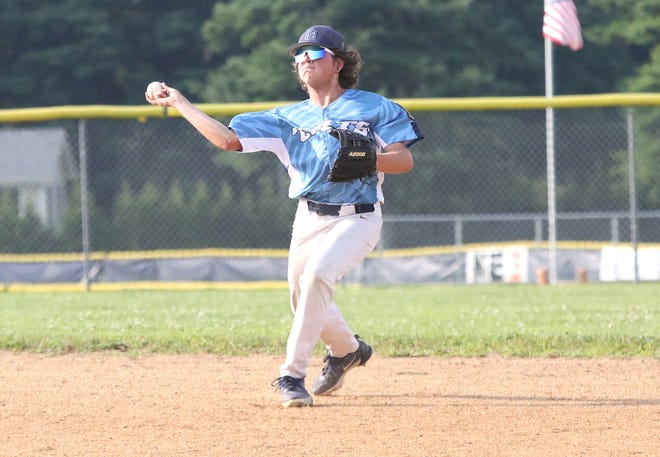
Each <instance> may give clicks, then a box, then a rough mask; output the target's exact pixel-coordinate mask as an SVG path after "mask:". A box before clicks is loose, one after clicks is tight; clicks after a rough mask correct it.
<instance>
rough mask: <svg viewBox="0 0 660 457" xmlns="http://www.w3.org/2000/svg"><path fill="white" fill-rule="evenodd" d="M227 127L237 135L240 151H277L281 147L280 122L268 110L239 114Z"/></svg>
mask: <svg viewBox="0 0 660 457" xmlns="http://www.w3.org/2000/svg"><path fill="white" fill-rule="evenodd" d="M229 128H231V129H232V130H234V132H236V134H237V135H238V139H239V140H240V141H241V145H242V146H243V151H242V152H256V151H271V152H278V151H279V150H280V149H281V148H282V123H281V121H280V120H279V119H278V118H277V117H276V116H273V115H272V114H271V113H269V112H268V111H256V112H251V113H243V114H239V115H237V116H235V117H234V118H233V119H232V120H231V122H230V123H229Z"/></svg>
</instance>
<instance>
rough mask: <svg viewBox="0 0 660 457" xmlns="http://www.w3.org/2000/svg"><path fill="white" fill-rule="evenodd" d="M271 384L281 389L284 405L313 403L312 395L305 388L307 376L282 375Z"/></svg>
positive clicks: (287, 406) (309, 404) (276, 388)
mask: <svg viewBox="0 0 660 457" xmlns="http://www.w3.org/2000/svg"><path fill="white" fill-rule="evenodd" d="M271 385H272V386H273V387H275V390H279V391H280V393H281V395H280V396H281V399H282V406H283V407H285V408H290V407H298V406H311V405H312V396H311V395H310V394H309V392H307V389H305V378H294V377H292V376H282V377H280V378H277V379H275V380H274V381H273V382H272V383H271Z"/></svg>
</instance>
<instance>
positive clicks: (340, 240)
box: [145, 25, 423, 407]
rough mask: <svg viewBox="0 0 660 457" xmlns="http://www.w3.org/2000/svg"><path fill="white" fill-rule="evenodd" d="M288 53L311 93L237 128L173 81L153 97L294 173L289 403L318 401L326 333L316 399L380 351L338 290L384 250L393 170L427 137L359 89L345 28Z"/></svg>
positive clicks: (238, 120) (318, 28) (238, 119)
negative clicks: (316, 368) (315, 361)
mask: <svg viewBox="0 0 660 457" xmlns="http://www.w3.org/2000/svg"><path fill="white" fill-rule="evenodd" d="M288 53H289V54H290V55H291V56H292V57H293V67H294V71H295V73H296V74H297V76H298V81H299V83H300V85H301V87H302V88H303V90H305V91H306V92H307V94H308V96H309V98H308V99H307V100H305V101H303V102H300V103H295V104H291V105H288V106H283V107H278V108H274V109H271V110H267V111H262V112H252V113H244V114H240V115H237V116H235V117H234V118H233V119H232V120H231V122H230V123H229V125H228V126H225V125H223V124H222V123H220V122H218V121H217V120H215V119H213V118H211V117H209V116H207V115H206V114H205V113H203V112H202V111H200V110H199V109H198V108H196V107H195V106H194V105H192V104H191V103H190V102H189V101H188V100H187V99H186V98H185V97H184V96H183V95H182V94H181V93H180V92H179V91H178V90H176V89H175V88H173V87H168V86H167V85H166V84H165V83H162V86H161V89H160V90H158V91H156V92H154V91H150V90H148V91H147V92H146V93H145V97H146V99H147V101H148V102H149V103H151V104H154V105H159V106H167V107H174V108H176V109H177V110H178V111H179V112H180V113H181V115H182V116H183V117H184V118H185V119H187V120H188V121H189V122H190V124H192V125H193V126H194V127H195V128H196V129H197V130H198V131H199V132H200V133H201V134H202V135H204V136H205V137H206V138H207V139H208V140H209V141H210V142H211V143H213V144H214V145H216V146H217V147H218V148H220V149H222V150H226V151H237V152H245V153H247V152H256V151H271V152H273V153H274V154H275V155H276V156H277V157H278V158H279V160H280V161H281V162H282V164H283V165H284V167H285V168H286V170H287V171H288V174H289V177H290V179H291V184H290V187H289V196H290V197H291V198H294V199H297V200H298V201H299V204H298V208H297V211H296V215H295V220H294V224H293V232H292V237H291V246H290V251H289V263H288V284H289V291H290V304H291V309H292V310H293V313H294V318H293V323H292V326H291V330H290V333H289V337H288V341H287V349H286V358H285V360H284V363H283V364H282V365H281V366H280V377H278V378H277V379H275V381H273V386H275V387H276V389H277V390H279V392H280V394H281V401H282V405H283V406H284V407H292V406H310V405H312V397H311V395H310V394H309V392H308V391H307V389H306V387H305V376H306V375H307V367H308V363H309V358H310V355H311V353H312V351H313V349H314V347H315V345H316V343H317V341H318V340H319V339H320V340H321V341H322V342H323V343H324V344H325V346H326V348H327V351H328V353H327V356H326V357H325V359H324V363H325V364H324V367H323V369H322V372H321V373H320V375H319V376H318V378H317V379H316V380H315V381H314V383H313V385H312V388H311V390H312V393H313V394H314V395H328V394H330V393H332V392H334V391H335V390H337V389H339V388H340V387H341V386H342V384H343V382H344V377H345V375H346V373H347V372H348V371H349V370H351V369H352V368H354V367H357V366H362V365H365V364H366V362H367V360H369V358H370V357H371V353H372V348H371V346H369V345H368V344H366V343H365V342H364V341H362V340H360V339H359V337H358V336H357V335H355V334H354V332H353V331H352V330H351V328H350V327H349V325H348V323H347V322H346V321H345V320H344V318H343V317H342V315H341V313H340V311H339V308H338V307H337V305H336V304H335V303H334V301H333V293H334V286H335V284H336V283H337V281H339V280H340V279H341V278H342V277H343V276H344V275H345V274H346V273H347V272H349V271H350V270H351V269H352V268H353V267H355V266H356V265H357V264H358V263H359V262H360V261H361V260H362V259H364V258H365V257H366V256H367V255H368V254H369V253H370V252H371V251H372V250H373V249H374V248H375V246H376V244H377V243H378V240H379V238H380V230H381V225H382V215H381V204H382V203H383V193H382V190H381V185H382V183H383V178H384V174H385V173H407V172H409V171H411V170H412V168H413V157H412V155H411V153H410V151H409V149H408V147H409V146H410V145H412V144H413V143H415V142H416V141H418V140H421V139H422V138H423V136H422V134H421V132H420V130H419V129H418V127H417V124H416V122H415V120H414V118H413V117H412V116H411V115H410V114H409V113H408V112H407V111H406V110H405V109H404V108H402V107H401V106H399V105H398V104H396V103H394V102H392V101H390V100H388V99H387V98H385V97H382V96H380V95H377V94H375V93H371V92H366V91H361V90H356V89H354V87H355V86H356V85H357V82H358V75H359V71H360V67H361V57H360V54H359V53H358V51H357V50H356V49H354V48H353V47H350V46H348V45H347V44H346V43H345V41H344V37H343V36H342V34H340V33H339V32H337V31H336V30H334V29H332V28H331V27H328V26H325V25H314V26H312V27H310V28H308V29H307V30H305V32H304V33H303V34H302V35H301V36H300V39H299V40H298V42H297V43H295V44H293V45H291V46H290V47H289V48H288Z"/></svg>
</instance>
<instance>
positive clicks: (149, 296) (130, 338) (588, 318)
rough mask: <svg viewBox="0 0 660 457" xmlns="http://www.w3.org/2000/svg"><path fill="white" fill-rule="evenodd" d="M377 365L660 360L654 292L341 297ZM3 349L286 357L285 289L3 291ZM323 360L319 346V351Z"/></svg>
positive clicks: (508, 290) (539, 289) (398, 291)
mask: <svg viewBox="0 0 660 457" xmlns="http://www.w3.org/2000/svg"><path fill="white" fill-rule="evenodd" d="M336 301H337V303H339V306H340V309H341V310H342V312H343V314H344V316H345V317H346V318H347V319H348V321H349V323H350V324H351V326H352V327H353V330H354V331H356V332H357V333H359V334H360V335H361V336H362V337H363V338H364V339H365V340H367V341H369V342H370V343H372V344H373V346H374V348H375V350H376V351H378V353H379V354H380V355H382V356H409V355H412V356H422V355H433V356H461V357H473V356H483V355H487V354H492V353H496V354H501V355H504V356H521V357H596V356H605V357H655V358H659V357H660V344H659V343H660V285H659V284H651V283H644V284H565V285H564V284H562V285H557V286H552V287H549V286H545V287H544V286H537V285H483V286H482V285H470V286H467V285H453V286H452V285H438V286H405V287H343V286H340V287H338V289H337V294H336ZM0 315H1V316H2V323H1V324H0V350H15V351H32V352H44V353H62V352H72V351H73V352H91V351H115V350H119V351H128V352H131V353H144V352H162V353H191V352H212V353H217V354H249V353H255V352H261V353H277V354H281V353H283V352H284V350H285V345H286V336H287V334H288V330H289V326H290V323H291V313H290V310H289V307H288V294H287V291H286V290H282V289H264V290H199V291H121V292H88V293H85V292H57V293H46V292H4V293H0ZM317 351H318V352H319V353H320V352H321V351H322V347H321V346H320V345H319V346H317Z"/></svg>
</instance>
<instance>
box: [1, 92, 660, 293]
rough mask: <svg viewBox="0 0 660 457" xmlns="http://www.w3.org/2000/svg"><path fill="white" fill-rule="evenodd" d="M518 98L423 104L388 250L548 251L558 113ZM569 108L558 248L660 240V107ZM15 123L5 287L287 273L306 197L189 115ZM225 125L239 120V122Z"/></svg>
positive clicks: (390, 184)
mask: <svg viewBox="0 0 660 457" xmlns="http://www.w3.org/2000/svg"><path fill="white" fill-rule="evenodd" d="M654 100H655V99H654ZM656 101H657V100H656ZM514 103H515V102H513V101H512V102H511V104H509V105H507V107H506V108H507V109H503V110H491V109H489V110H485V109H483V110H478V109H469V110H456V109H454V110H447V111H443V110H429V109H427V108H425V109H424V110H421V109H420V110H417V111H416V110H415V109H411V112H412V114H413V115H415V117H416V118H417V120H418V122H419V124H420V126H421V128H422V131H423V133H424V136H425V139H424V140H423V141H421V142H419V143H417V144H416V145H415V146H413V147H412V152H413V155H414V157H415V169H414V171H413V172H412V173H410V174H407V175H388V176H386V179H385V183H384V193H385V205H384V207H383V212H384V215H385V223H384V227H383V234H382V238H381V242H380V245H379V247H378V249H377V252H378V253H380V254H381V255H382V256H383V257H387V255H385V254H386V253H388V252H394V251H393V250H396V252H398V253H399V255H401V256H404V257H406V258H407V259H408V260H410V257H411V256H414V255H415V252H416V249H417V251H419V248H424V249H426V250H427V251H428V249H431V250H433V249H435V250H436V251H434V252H436V253H438V252H450V253H452V254H456V253H459V254H460V255H461V256H462V255H463V253H464V252H465V250H466V249H467V248H468V247H470V246H475V245H485V244H492V243H498V244H499V245H501V244H502V243H508V244H511V243H513V244H516V243H518V244H520V243H523V244H525V245H526V246H528V247H532V248H533V247H538V248H539V249H541V250H542V249H543V246H544V245H545V243H546V242H547V240H548V230H547V228H548V213H547V208H548V191H547V189H548V182H547V166H548V164H547V160H546V158H547V156H546V124H545V122H546V117H545V110H544V109H541V108H537V109H527V108H526V109H515V104H514ZM404 105H406V104H405V103H404ZM637 105H639V103H637ZM651 105H653V103H651ZM407 107H408V106H407ZM413 108H414V107H413ZM409 109H410V108H409ZM554 111H555V157H556V159H555V169H556V182H555V188H556V208H557V215H556V232H557V240H558V241H559V242H569V241H570V242H573V243H576V242H578V243H580V242H581V243H583V244H584V243H592V244H593V243H595V242H597V243H600V244H602V245H610V246H611V245H620V244H622V243H625V244H627V245H636V244H637V243H642V244H647V243H660V180H659V179H658V177H659V176H660V175H659V174H658V173H659V172H660V165H658V163H660V160H658V159H660V144H658V143H657V141H656V140H655V139H656V138H657V137H658V135H659V134H660V110H659V108H658V106H636V107H635V108H627V107H625V106H610V107H608V106H596V107H587V108H585V107H580V108H556V109H555V110H554ZM4 114H5V116H4V117H2V119H4V120H5V123H4V124H0V160H1V161H2V166H1V168H0V218H1V220H2V223H1V225H0V281H1V282H4V283H5V284H8V283H15V282H48V281H54V282H58V281H64V282H65V281H67V280H71V278H72V277H75V276H76V275H80V276H79V278H81V279H83V280H85V278H89V279H92V280H93V279H95V278H96V279H97V280H103V279H104V278H105V280H110V279H109V278H111V277H112V275H111V274H109V273H108V272H109V271H111V270H112V268H110V267H109V265H108V264H107V262H106V263H103V260H105V261H107V259H109V258H112V257H113V256H114V257H115V258H117V259H119V258H122V259H124V260H125V261H126V262H128V260H127V259H132V260H135V259H138V258H140V259H143V260H144V259H154V258H163V257H166V258H169V259H175V258H176V259H177V260H178V262H179V263H175V264H173V265H172V266H171V269H172V271H171V272H170V274H169V275H164V276H163V275H162V274H161V275H160V276H159V275H158V274H155V273H154V274H151V273H145V270H144V269H145V268H147V269H149V268H151V269H153V268H161V270H162V269H163V268H164V267H163V265H162V264H161V265H160V266H158V267H154V266H153V265H152V266H150V267H145V266H144V264H142V265H141V266H140V267H136V266H135V265H134V264H130V262H129V263H126V264H125V265H124V267H125V268H124V270H123V274H122V275H120V276H121V278H123V279H125V280H131V279H133V278H135V279H145V278H147V279H154V278H155V279H171V280H177V279H192V280H200V279H210V280H223V279H225V276H223V273H222V272H221V273H214V274H211V273H209V272H208V270H209V269H213V268H214V267H213V266H212V262H211V263H209V262H208V258H210V257H213V258H217V257H223V258H224V259H225V260H227V259H237V258H250V259H251V261H252V262H254V263H251V264H250V266H249V268H251V269H256V270H258V269H259V268H261V269H262V270H264V268H265V270H268V268H267V267H265V266H264V265H262V264H260V263H259V262H262V261H263V260H264V259H266V260H267V259H268V258H273V259H278V262H280V263H279V264H277V265H274V266H273V265H271V266H270V268H274V271H279V272H280V273H281V272H282V271H281V269H282V264H281V261H282V260H281V259H282V257H284V256H285V250H286V248H287V247H288V242H289V236H290V228H291V222H292V219H293V214H294V208H295V202H293V201H291V200H290V199H288V197H287V188H288V182H289V180H288V176H287V174H286V171H285V170H284V168H283V167H282V166H281V164H280V163H279V161H278V160H277V159H276V157H275V156H274V155H273V154H270V153H267V152H263V153H256V154H233V153H226V152H221V151H218V150H216V149H215V148H214V147H213V146H212V145H211V144H209V143H208V142H207V141H206V140H205V139H204V138H202V137H201V136H200V135H199V134H198V133H197V132H196V131H195V129H194V128H192V127H191V126H190V125H189V124H188V123H187V122H186V121H185V120H183V119H182V118H180V117H164V118H157V117H149V118H147V117H142V118H138V117H135V118H128V119H118V118H111V117H109V116H105V117H103V116H100V117H99V118H93V117H92V118H90V117H89V116H80V118H79V119H76V118H75V113H74V114H70V115H68V116H67V118H66V119H57V118H56V117H57V116H54V118H53V119H52V120H47V121H39V122H25V121H23V120H22V122H7V120H11V115H10V114H11V112H9V113H7V112H6V113H4ZM218 119H220V120H221V121H223V122H225V123H226V122H228V121H229V119H230V116H229V115H227V116H219V117H218ZM599 249H600V247H599ZM183 250H185V252H183ZM209 250H211V251H209ZM219 250H221V251H219ZM227 250H229V251H227ZM280 250H284V254H283V253H282V252H280ZM76 253H78V254H76ZM80 253H84V254H85V256H84V257H85V259H84V260H85V262H82V263H81V261H80V258H81V257H80ZM44 254H52V255H51V256H46V257H44V256H43V255H44ZM72 254H75V255H72ZM39 255H41V257H39ZM67 255H69V256H70V257H69V258H67V257H66V256H67ZM418 260H419V259H418ZM427 260H428V259H427ZM454 260H455V259H454ZM58 262H60V267H61V265H64V264H66V265H68V266H69V272H68V273H67V274H63V273H62V274H59V273H57V271H63V270H62V268H60V270H58V269H57V268H54V264H56V263H58ZM185 262H189V263H190V262H192V263H191V264H190V265H188V264H186V263H185ZM540 262H541V263H542V262H543V260H541V261H540ZM601 263H602V261H601ZM187 265H188V266H187ZM260 265H261V266H260ZM114 267H116V268H119V267H118V266H117V265H115V266H114ZM445 267H446V265H445ZM600 267H601V268H602V265H600ZM131 268H134V269H135V270H134V271H132V270H131ZM186 268H189V269H190V271H188V270H187V269H186ZM382 268H386V267H384V266H383V265H381V266H379V267H378V269H379V270H382ZM400 268H413V269H414V270H419V268H418V267H416V266H415V267H406V266H405V265H400ZM447 268H449V270H450V272H449V273H447V274H446V275H442V274H441V275H440V276H433V275H431V278H430V279H429V280H442V279H443V278H451V279H452V280H458V281H464V280H465V279H466V276H470V274H469V272H467V273H466V271H467V270H466V267H465V261H463V263H462V264H460V265H457V266H456V265H455V266H454V267H447ZM530 268H531V267H530ZM49 269H50V270H49ZM104 269H105V270H104ZM231 269H232V267H231V265H229V266H227V264H224V266H223V267H222V268H221V270H222V271H223V272H224V273H227V272H229V271H231ZM659 269H660V267H659ZM95 270H96V271H97V272H98V271H100V270H104V271H105V276H103V274H101V275H95V274H94V272H95ZM256 270H255V271H256ZM177 271H178V272H179V273H177ZM394 271H396V269H395V270H394ZM90 272H91V273H90ZM191 272H192V273H191ZM152 273H153V272H152ZM161 273H162V271H161ZM198 273H199V274H198ZM418 273H420V274H422V276H423V277H426V275H425V274H424V271H418ZM383 275H384V273H383V272H382V271H380V273H379V277H383ZM257 276H258V277H259V278H261V279H267V278H268V274H264V275H262V276H259V275H257ZM276 276H277V275H276ZM385 276H387V275H386V274H385ZM229 277H230V278H231V279H236V278H239V279H240V278H241V276H240V275H238V276H236V278H234V277H233V276H232V275H229ZM401 277H404V278H405V277H406V275H405V274H404V275H401ZM411 277H413V281H414V280H415V279H414V275H412V276H411ZM66 278H68V279H66ZM275 279H281V277H279V276H278V277H277V278H275ZM376 282H378V281H376Z"/></svg>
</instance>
